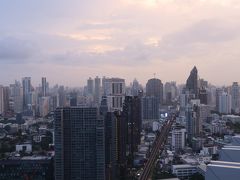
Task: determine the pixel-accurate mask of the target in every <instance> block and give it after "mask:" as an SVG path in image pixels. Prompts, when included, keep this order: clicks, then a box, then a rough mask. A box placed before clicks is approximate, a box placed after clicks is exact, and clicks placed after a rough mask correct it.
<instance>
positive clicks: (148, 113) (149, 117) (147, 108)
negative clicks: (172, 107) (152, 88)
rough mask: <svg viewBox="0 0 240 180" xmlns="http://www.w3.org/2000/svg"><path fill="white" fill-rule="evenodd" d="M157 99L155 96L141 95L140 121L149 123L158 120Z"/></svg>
mask: <svg viewBox="0 0 240 180" xmlns="http://www.w3.org/2000/svg"><path fill="white" fill-rule="evenodd" d="M159 108H160V106H159V99H158V98H157V97H153V96H152V97H149V96H145V97H142V123H143V124H145V123H151V122H153V121H155V120H159V118H160V113H159Z"/></svg>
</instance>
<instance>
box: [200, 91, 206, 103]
mask: <svg viewBox="0 0 240 180" xmlns="http://www.w3.org/2000/svg"><path fill="white" fill-rule="evenodd" d="M199 99H200V103H201V104H205V105H207V104H208V93H207V90H206V89H200V90H199Z"/></svg>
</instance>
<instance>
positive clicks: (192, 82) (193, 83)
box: [186, 66, 199, 98]
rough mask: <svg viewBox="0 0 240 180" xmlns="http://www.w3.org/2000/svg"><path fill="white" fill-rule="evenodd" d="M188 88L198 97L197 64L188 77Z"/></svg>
mask: <svg viewBox="0 0 240 180" xmlns="http://www.w3.org/2000/svg"><path fill="white" fill-rule="evenodd" d="M186 89H187V90H188V91H189V92H190V93H192V94H195V98H198V91H199V88H198V70H197V68H196V66H194V68H193V69H192V71H191V73H190V76H189V77H188V79H187V82H186Z"/></svg>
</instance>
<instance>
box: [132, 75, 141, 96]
mask: <svg viewBox="0 0 240 180" xmlns="http://www.w3.org/2000/svg"><path fill="white" fill-rule="evenodd" d="M140 91H141V86H140V84H139V82H138V81H137V79H134V80H133V83H132V87H131V95H132V96H138V95H139V92H140Z"/></svg>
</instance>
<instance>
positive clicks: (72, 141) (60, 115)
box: [54, 107, 105, 180]
mask: <svg viewBox="0 0 240 180" xmlns="http://www.w3.org/2000/svg"><path fill="white" fill-rule="evenodd" d="M54 134H55V179H56V180H68V179H71V180H95V179H96V180H105V150H104V122H103V118H101V117H100V116H99V113H98V109H97V108H95V107H65V108H57V109H56V111H55V133H54Z"/></svg>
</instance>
